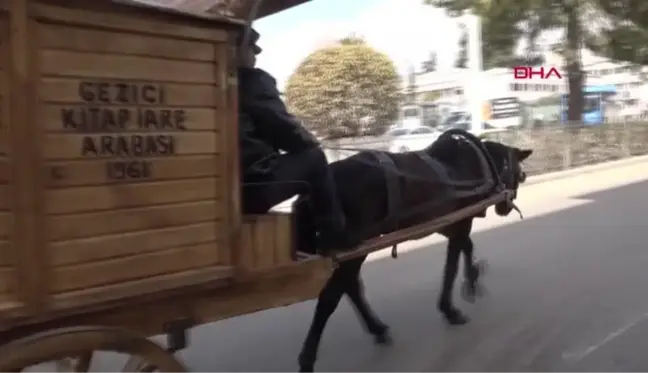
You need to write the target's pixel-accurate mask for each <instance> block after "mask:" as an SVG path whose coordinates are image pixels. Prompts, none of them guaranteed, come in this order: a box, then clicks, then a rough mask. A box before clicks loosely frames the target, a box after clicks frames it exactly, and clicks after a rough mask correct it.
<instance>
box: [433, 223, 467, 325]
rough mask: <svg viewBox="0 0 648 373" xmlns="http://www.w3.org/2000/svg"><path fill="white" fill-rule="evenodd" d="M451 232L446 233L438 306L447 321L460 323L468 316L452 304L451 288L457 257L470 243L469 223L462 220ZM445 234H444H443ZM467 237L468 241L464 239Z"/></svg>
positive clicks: (454, 276)
mask: <svg viewBox="0 0 648 373" xmlns="http://www.w3.org/2000/svg"><path fill="white" fill-rule="evenodd" d="M452 228H453V229H452V230H451V232H452V234H448V235H447V237H448V247H447V250H446V262H445V267H444V269H443V285H442V289H441V294H440V295H439V302H438V308H439V311H441V313H442V314H443V316H444V317H445V319H446V320H447V321H448V323H450V324H452V325H462V324H465V323H467V322H468V318H467V317H466V316H465V315H464V314H463V313H462V312H461V311H460V310H459V309H458V308H456V307H455V306H454V305H453V304H452V289H453V287H454V281H455V279H456V278H457V271H458V270H459V257H460V255H461V253H462V252H463V251H464V250H463V248H464V247H466V245H470V244H471V242H470V236H469V234H466V232H468V233H469V232H470V228H471V224H470V223H466V222H464V221H462V222H459V223H458V224H457V225H455V226H454V227H452ZM444 235H445V234H444ZM466 238H468V241H467V240H466Z"/></svg>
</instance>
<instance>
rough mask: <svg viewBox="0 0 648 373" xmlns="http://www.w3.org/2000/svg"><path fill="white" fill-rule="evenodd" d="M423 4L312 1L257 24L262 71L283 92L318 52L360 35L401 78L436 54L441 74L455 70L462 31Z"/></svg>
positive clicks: (397, 0)
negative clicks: (391, 63)
mask: <svg viewBox="0 0 648 373" xmlns="http://www.w3.org/2000/svg"><path fill="white" fill-rule="evenodd" d="M422 2H423V0H312V1H311V2H309V3H306V4H303V5H299V6H297V7H295V8H292V9H289V10H286V11H284V12H281V13H278V14H275V15H271V16H269V17H266V18H262V19H260V20H258V21H256V22H255V23H254V25H253V27H254V28H255V29H256V30H257V31H258V32H259V33H260V34H261V38H260V40H259V46H261V48H263V53H261V54H260V55H259V57H258V67H260V68H262V69H264V70H266V71H268V72H269V73H270V74H272V75H273V76H274V77H275V78H276V79H277V83H278V86H279V88H280V89H283V86H284V84H285V81H286V80H287V79H288V77H289V76H290V74H291V73H292V72H293V71H294V70H295V68H297V66H298V65H299V63H300V62H301V61H302V60H303V59H304V58H305V57H306V56H308V55H309V54H310V53H311V52H313V51H314V50H316V49H318V48H320V47H322V46H325V45H327V44H328V43H331V42H333V41H335V40H339V39H341V38H343V37H345V36H348V35H350V34H351V33H354V34H356V35H358V36H362V37H364V38H365V40H366V41H367V42H368V43H369V45H371V46H372V47H374V48H376V49H378V50H380V51H382V52H384V53H386V54H387V55H388V56H389V57H391V59H392V60H393V61H394V63H395V64H396V66H397V68H398V71H399V73H401V74H403V75H406V74H407V71H408V68H409V67H410V66H411V65H413V66H414V67H415V68H416V69H417V70H418V69H419V68H420V65H421V62H422V61H424V60H425V59H427V57H428V56H429V54H430V52H431V51H435V52H436V53H437V56H438V69H439V70H443V69H445V68H450V67H451V66H452V64H453V63H454V60H455V57H456V54H457V52H458V41H459V36H460V32H459V27H458V23H457V20H454V19H452V18H449V17H447V16H446V15H445V13H444V11H443V10H440V9H437V8H434V7H431V6H426V5H422Z"/></svg>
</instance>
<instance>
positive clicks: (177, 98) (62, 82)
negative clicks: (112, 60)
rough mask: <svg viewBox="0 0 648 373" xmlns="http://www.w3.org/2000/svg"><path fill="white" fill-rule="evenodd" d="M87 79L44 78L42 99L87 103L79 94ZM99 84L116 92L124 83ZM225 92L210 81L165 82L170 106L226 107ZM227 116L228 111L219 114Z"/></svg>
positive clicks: (133, 81) (166, 98) (138, 81)
mask: <svg viewBox="0 0 648 373" xmlns="http://www.w3.org/2000/svg"><path fill="white" fill-rule="evenodd" d="M85 82H87V81H86V80H81V79H79V78H56V77H43V78H41V80H40V85H39V87H38V88H39V89H38V95H39V98H40V100H41V101H42V102H50V103H64V104H84V103H86V102H85V101H84V100H83V99H82V98H81V96H80V94H79V88H80V87H81V85H82V83H85ZM96 83H97V84H108V85H109V86H108V89H109V90H110V91H111V92H112V95H113V96H114V95H115V91H116V90H117V89H119V88H117V87H118V86H117V84H121V83H124V82H123V81H120V80H116V79H101V81H100V82H96ZM128 83H129V84H138V85H143V84H146V83H148V82H145V81H143V80H142V78H139V79H136V80H132V81H129V82H128ZM224 97H225V96H224V95H223V94H222V91H221V90H220V89H219V88H218V87H216V86H214V85H210V84H205V83H204V82H201V83H200V84H174V83H168V84H165V85H164V98H165V99H164V101H165V103H166V105H167V106H177V107H184V108H190V107H205V108H210V107H224V106H225V105H224V103H223V102H224ZM139 106H154V104H153V105H152V104H148V103H146V102H140V103H139ZM219 114H220V115H225V113H219Z"/></svg>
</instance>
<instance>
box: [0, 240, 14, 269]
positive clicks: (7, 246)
mask: <svg viewBox="0 0 648 373" xmlns="http://www.w3.org/2000/svg"><path fill="white" fill-rule="evenodd" d="M9 250H11V243H10V242H9V241H8V240H6V239H4V240H2V239H0V267H11V266H13V265H14V264H15V263H14V262H13V260H12V254H13V253H11V252H10V251H9Z"/></svg>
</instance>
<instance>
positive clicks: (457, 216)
mask: <svg viewBox="0 0 648 373" xmlns="http://www.w3.org/2000/svg"><path fill="white" fill-rule="evenodd" d="M509 195H510V191H504V192H502V193H498V194H495V195H493V196H491V197H489V198H486V199H484V200H483V201H481V202H479V203H476V204H474V205H470V206H468V207H464V208H462V209H459V210H457V211H454V212H452V213H450V214H447V215H444V216H441V217H439V218H437V219H434V220H431V221H428V222H425V223H421V224H418V225H415V226H412V227H409V228H405V229H401V230H398V231H396V232H392V233H388V234H385V235H382V236H380V237H378V238H374V239H372V240H369V241H367V242H365V243H363V244H362V245H361V246H360V247H359V248H357V249H355V250H353V251H347V252H338V253H332V254H333V255H332V256H333V257H334V258H335V259H336V260H338V261H344V260H350V259H354V258H357V257H360V256H363V255H368V254H371V253H372V252H375V251H379V250H382V249H385V248H387V247H391V246H393V245H396V244H399V243H401V242H405V241H410V240H418V239H421V238H423V237H426V236H429V235H431V234H433V233H436V232H438V231H439V230H440V229H442V228H443V227H446V226H448V225H450V224H452V223H456V222H458V221H459V220H462V219H465V218H467V217H470V216H474V215H475V214H479V213H480V212H482V211H484V210H486V209H487V208H488V207H490V206H493V205H495V204H497V203H499V202H502V201H505V200H506V199H507V198H508V196H509Z"/></svg>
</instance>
